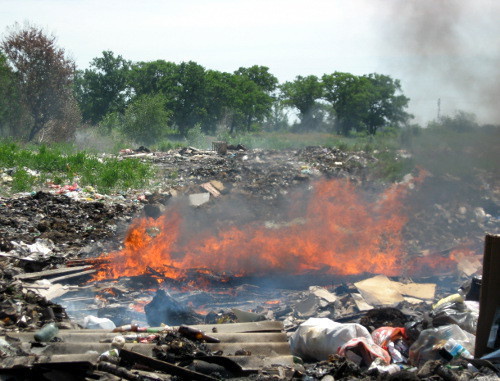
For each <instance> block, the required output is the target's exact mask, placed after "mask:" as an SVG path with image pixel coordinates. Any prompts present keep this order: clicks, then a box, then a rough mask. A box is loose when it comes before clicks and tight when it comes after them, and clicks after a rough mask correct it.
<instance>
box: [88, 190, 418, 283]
mask: <svg viewBox="0 0 500 381" xmlns="http://www.w3.org/2000/svg"><path fill="white" fill-rule="evenodd" d="M408 189H409V187H408V186H407V184H399V185H397V186H395V187H392V188H390V189H389V190H388V191H387V192H385V193H384V194H383V195H382V197H380V198H379V199H378V200H377V201H374V202H366V201H365V200H364V199H363V197H362V196H361V195H360V194H359V193H358V192H356V189H355V187H354V185H353V184H351V183H350V182H346V181H342V180H330V181H320V182H318V183H316V184H315V187H314V189H313V194H312V197H311V199H310V201H309V202H308V205H307V208H306V215H305V218H304V219H303V220H304V221H305V222H304V223H303V224H287V225H285V226H282V227H280V228H275V229H269V228H266V227H264V226H263V225H264V224H262V223H253V224H248V225H246V226H243V227H236V226H233V227H229V228H227V229H226V230H223V231H219V232H218V233H217V234H216V235H213V234H210V233H209V229H208V228H207V230H206V231H201V232H196V234H194V235H193V236H190V235H189V233H188V232H185V231H182V230H181V229H182V226H183V218H182V216H181V214H180V213H179V211H178V210H171V211H170V212H169V213H168V214H166V215H164V216H161V217H160V218H158V219H157V220H153V219H150V218H141V219H137V220H135V221H134V222H133V223H132V225H131V226H130V228H129V231H128V234H127V237H126V239H125V243H124V249H123V250H121V251H118V252H113V253H110V254H109V255H108V256H107V257H106V259H108V260H109V262H108V263H106V262H103V263H102V264H101V266H100V268H99V269H100V271H99V272H98V273H97V279H105V278H108V279H109V278H117V277H120V276H134V275H140V274H144V273H147V272H148V268H149V269H154V271H155V272H159V273H161V274H163V275H164V276H165V277H168V278H173V279H179V278H183V277H185V275H186V271H187V270H189V269H203V270H200V273H203V272H205V271H206V270H205V269H208V270H209V271H210V272H212V273H218V274H227V273H232V274H237V275H269V274H276V273H290V274H302V273H306V272H309V271H314V270H322V271H325V272H328V273H331V274H343V275H352V274H360V273H363V272H369V273H380V274H386V275H397V274H399V273H400V270H401V263H400V262H401V261H400V259H401V257H402V254H403V253H404V247H403V240H402V234H401V231H402V228H403V226H404V225H405V223H406V220H407V219H406V217H405V216H404V213H402V207H403V204H402V199H403V197H404V196H405V194H406V191H407V190H408ZM153 229H154V231H155V232H156V233H155V235H154V236H151V235H149V234H148V231H151V230H153Z"/></svg>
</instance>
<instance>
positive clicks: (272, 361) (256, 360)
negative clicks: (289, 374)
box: [228, 355, 295, 370]
mask: <svg viewBox="0 0 500 381" xmlns="http://www.w3.org/2000/svg"><path fill="white" fill-rule="evenodd" d="M228 357H229V358H230V359H231V360H233V361H234V362H235V363H237V364H238V365H240V366H241V368H242V369H243V370H259V369H264V368H270V367H276V366H283V367H294V366H295V363H294V358H293V356H292V355H288V356H276V357H269V356H260V357H258V356H228Z"/></svg>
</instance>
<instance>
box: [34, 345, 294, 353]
mask: <svg viewBox="0 0 500 381" xmlns="http://www.w3.org/2000/svg"><path fill="white" fill-rule="evenodd" d="M206 345H207V347H208V349H209V350H210V351H212V352H215V351H222V352H223V355H224V356H234V355H235V354H236V352H237V351H239V350H246V351H248V352H250V354H251V355H255V356H284V355H289V354H290V346H289V344H288V343H217V344H206ZM154 347H156V344H149V343H144V344H141V343H137V344H125V347H124V348H125V349H127V350H130V351H134V352H137V353H141V354H143V355H145V356H152V353H153V348H154ZM110 349H111V344H110V343H85V342H81V343H63V342H60V343H50V344H49V345H47V347H45V348H44V349H43V350H42V351H41V354H42V355H45V356H48V355H56V354H78V353H86V352H88V351H96V352H98V353H103V352H106V351H108V350H110Z"/></svg>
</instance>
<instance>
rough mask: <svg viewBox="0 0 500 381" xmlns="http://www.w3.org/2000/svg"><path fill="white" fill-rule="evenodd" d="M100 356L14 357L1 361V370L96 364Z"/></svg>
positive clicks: (84, 354)
mask: <svg viewBox="0 0 500 381" xmlns="http://www.w3.org/2000/svg"><path fill="white" fill-rule="evenodd" d="M98 357H99V354H88V353H80V354H77V355H74V354H65V355H53V356H44V355H42V356H14V357H5V358H3V359H2V361H0V369H12V368H16V367H29V366H33V365H35V364H47V363H51V364H67V363H71V364H78V363H89V364H96V363H97V358H98Z"/></svg>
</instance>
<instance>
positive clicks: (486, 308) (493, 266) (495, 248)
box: [474, 234, 500, 358]
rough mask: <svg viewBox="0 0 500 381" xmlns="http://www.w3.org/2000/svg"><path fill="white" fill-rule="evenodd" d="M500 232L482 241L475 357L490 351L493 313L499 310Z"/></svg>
mask: <svg viewBox="0 0 500 381" xmlns="http://www.w3.org/2000/svg"><path fill="white" fill-rule="evenodd" d="M499 274H500V234H487V235H486V238H485V242H484V259H483V277H482V284H481V295H480V302H479V319H478V322H477V331H476V348H475V351H474V355H475V357H476V358H479V357H482V356H483V355H485V354H487V353H489V352H491V351H492V350H493V348H489V347H488V339H489V336H490V330H491V327H492V325H493V320H494V317H495V314H496V313H497V311H498V310H500V276H499Z"/></svg>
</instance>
